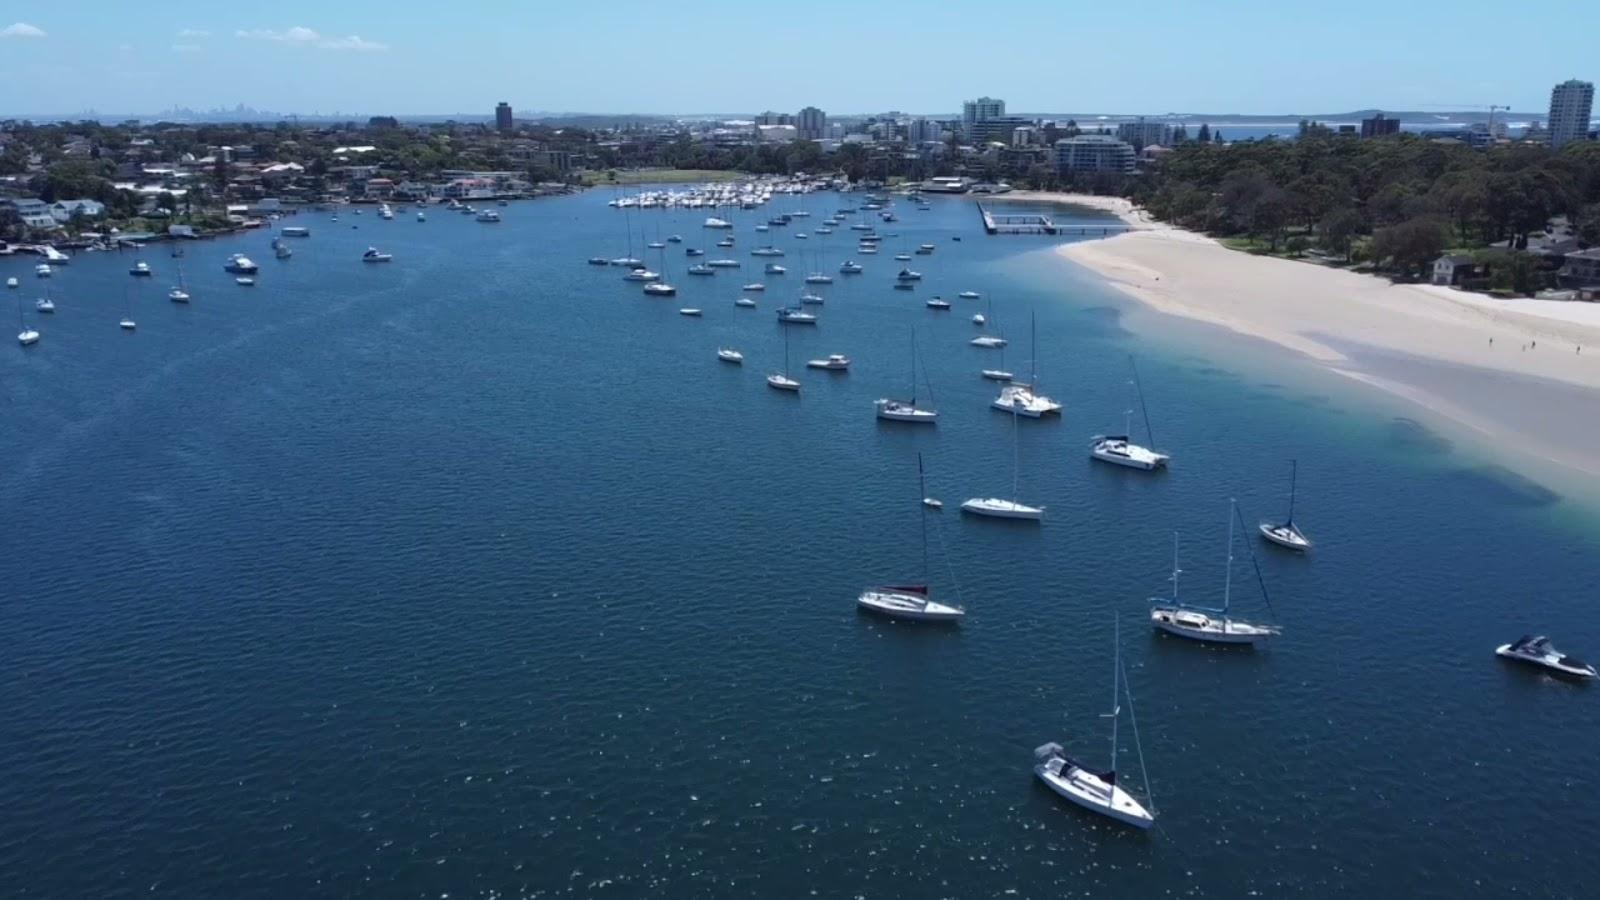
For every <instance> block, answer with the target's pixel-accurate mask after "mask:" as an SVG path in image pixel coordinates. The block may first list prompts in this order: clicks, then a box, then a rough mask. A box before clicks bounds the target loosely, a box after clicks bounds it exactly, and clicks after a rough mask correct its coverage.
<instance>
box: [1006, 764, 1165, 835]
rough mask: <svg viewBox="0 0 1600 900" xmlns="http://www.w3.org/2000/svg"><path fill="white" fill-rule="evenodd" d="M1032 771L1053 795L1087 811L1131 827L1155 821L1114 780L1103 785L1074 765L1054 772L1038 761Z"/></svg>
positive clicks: (1094, 776) (1091, 774)
mask: <svg viewBox="0 0 1600 900" xmlns="http://www.w3.org/2000/svg"><path fill="white" fill-rule="evenodd" d="M1033 772H1034V774H1035V775H1038V776H1039V780H1040V781H1043V782H1044V783H1045V784H1046V785H1047V786H1048V787H1049V788H1050V790H1052V791H1054V792H1055V793H1056V794H1057V795H1059V796H1061V797H1065V798H1066V799H1068V800H1071V801H1072V802H1073V803H1076V804H1077V805H1079V806H1081V807H1083V808H1084V809H1087V810H1089V811H1090V812H1096V813H1099V814H1100V815H1102V816H1105V817H1107V818H1110V819H1115V820H1117V821H1118V822H1122V823H1124V824H1126V825H1132V826H1133V827H1135V828H1149V827H1150V826H1151V825H1153V824H1154V823H1155V817H1154V816H1152V815H1151V814H1150V812H1149V811H1148V810H1146V809H1145V808H1144V807H1143V806H1141V805H1140V804H1139V802H1138V801H1137V800H1135V799H1133V797H1132V795H1130V794H1129V793H1128V792H1127V791H1125V790H1123V789H1122V788H1120V787H1118V786H1116V785H1114V784H1112V785H1107V784H1106V783H1105V782H1104V781H1103V780H1101V778H1100V777H1099V776H1098V775H1095V774H1093V773H1091V772H1087V771H1085V770H1083V769H1081V768H1078V767H1077V766H1071V765H1067V766H1063V767H1062V772H1063V773H1065V774H1057V773H1055V772H1051V771H1050V770H1049V769H1048V768H1047V767H1046V766H1045V764H1044V763H1040V764H1039V765H1037V766H1034V767H1033Z"/></svg>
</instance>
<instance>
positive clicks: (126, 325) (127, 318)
mask: <svg viewBox="0 0 1600 900" xmlns="http://www.w3.org/2000/svg"><path fill="white" fill-rule="evenodd" d="M122 300H123V303H124V304H125V305H126V307H127V310H126V313H127V314H126V315H124V316H123V317H122V321H121V322H119V323H117V324H118V325H120V326H121V327H122V330H123V331H132V330H134V329H135V328H138V327H139V325H138V323H137V322H135V321H133V295H132V294H130V293H129V292H128V291H127V289H123V291H122Z"/></svg>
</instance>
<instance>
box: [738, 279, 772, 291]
mask: <svg viewBox="0 0 1600 900" xmlns="http://www.w3.org/2000/svg"><path fill="white" fill-rule="evenodd" d="M744 289H745V290H747V291H764V290H766V289H767V286H766V285H764V284H762V283H760V282H759V281H758V282H754V283H751V284H747V285H745V286H744Z"/></svg>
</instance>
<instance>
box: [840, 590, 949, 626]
mask: <svg viewBox="0 0 1600 900" xmlns="http://www.w3.org/2000/svg"><path fill="white" fill-rule="evenodd" d="M856 606H858V607H859V608H861V609H863V610H865V611H867V612H873V613H877V614H879V615H883V616H888V617H889V618H892V619H907V620H910V621H913V622H959V621H961V620H962V619H963V618H964V617H965V616H966V614H967V613H966V610H964V609H962V608H961V607H959V606H951V605H949V604H945V603H940V602H938V601H936V600H933V599H931V598H930V597H929V596H928V586H927V585H923V584H916V585H889V586H886V587H880V588H868V589H867V590H865V591H862V592H861V595H860V596H859V597H857V598H856Z"/></svg>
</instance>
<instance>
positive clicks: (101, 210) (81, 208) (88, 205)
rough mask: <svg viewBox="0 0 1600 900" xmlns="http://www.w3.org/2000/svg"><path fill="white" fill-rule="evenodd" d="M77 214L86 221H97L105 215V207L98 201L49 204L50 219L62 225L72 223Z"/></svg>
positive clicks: (65, 201) (67, 201) (66, 201)
mask: <svg viewBox="0 0 1600 900" xmlns="http://www.w3.org/2000/svg"><path fill="white" fill-rule="evenodd" d="M77 214H82V215H83V217H84V218H86V219H98V218H100V217H101V216H103V215H105V214H106V207H105V204H104V203H101V202H100V201H98V200H57V201H56V202H55V203H52V204H50V215H51V217H52V218H54V219H55V220H56V221H57V222H60V223H62V224H66V223H67V222H70V221H72V217H73V216H74V215H77Z"/></svg>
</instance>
